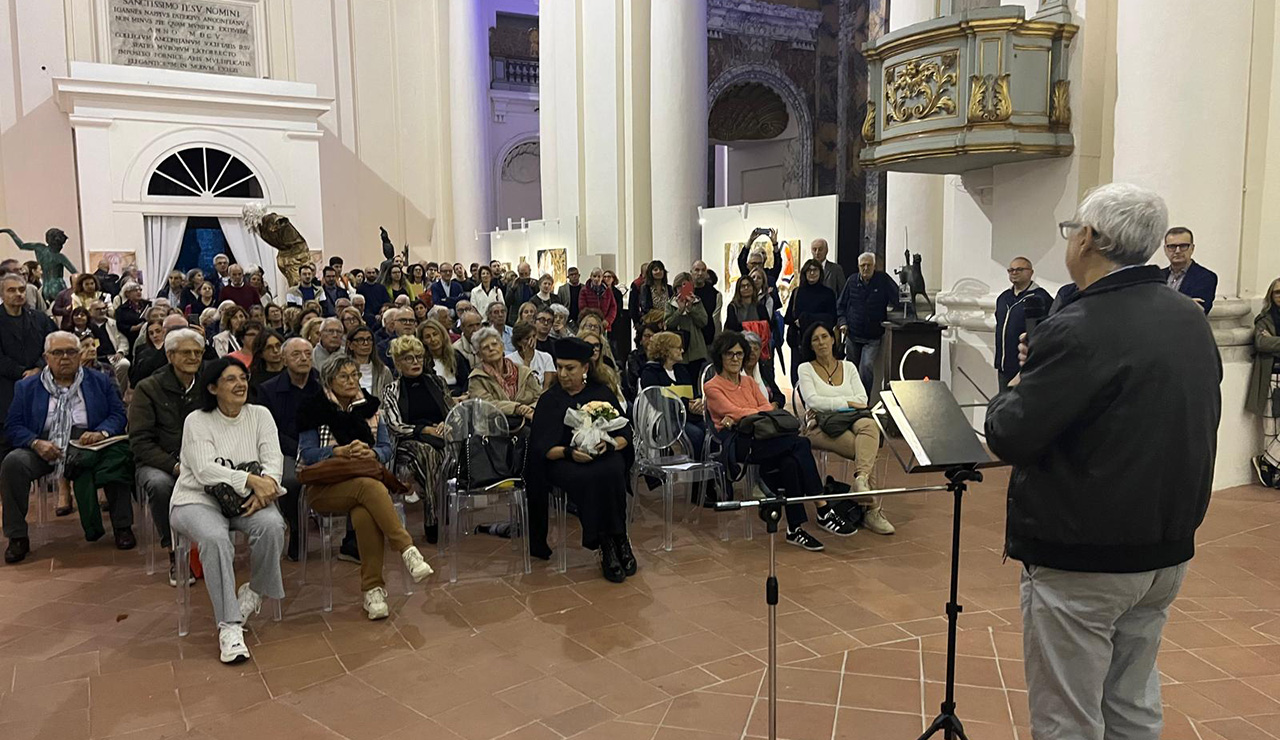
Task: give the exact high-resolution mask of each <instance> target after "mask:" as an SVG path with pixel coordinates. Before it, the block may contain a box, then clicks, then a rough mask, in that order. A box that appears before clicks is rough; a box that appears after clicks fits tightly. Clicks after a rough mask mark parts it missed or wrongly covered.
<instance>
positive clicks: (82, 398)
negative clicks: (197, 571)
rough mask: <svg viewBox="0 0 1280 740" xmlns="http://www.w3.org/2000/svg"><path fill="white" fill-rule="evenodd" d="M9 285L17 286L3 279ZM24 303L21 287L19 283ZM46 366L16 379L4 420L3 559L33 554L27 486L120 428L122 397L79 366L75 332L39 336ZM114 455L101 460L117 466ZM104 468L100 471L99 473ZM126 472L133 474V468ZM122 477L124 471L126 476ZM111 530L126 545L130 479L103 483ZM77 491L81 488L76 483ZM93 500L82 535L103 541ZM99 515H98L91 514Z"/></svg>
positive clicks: (85, 504) (129, 543) (130, 543)
mask: <svg viewBox="0 0 1280 740" xmlns="http://www.w3.org/2000/svg"><path fill="white" fill-rule="evenodd" d="M0 282H2V283H3V284H4V285H5V286H6V287H8V286H10V285H16V282H11V281H9V280H4V281H0ZM21 288H22V291H21V294H22V299H23V301H24V302H25V301H26V286H21ZM44 361H45V367H44V368H43V369H42V370H40V371H39V372H38V373H35V374H32V375H28V376H27V377H25V378H23V379H22V380H19V381H18V383H17V384H16V385H15V386H14V388H13V401H12V403H11V404H10V405H9V408H8V414H7V416H6V418H5V428H4V431H5V435H6V436H7V437H8V441H9V445H11V446H12V450H11V451H10V452H9V453H8V454H6V455H5V456H4V460H3V462H0V498H2V499H3V506H2V507H0V508H3V518H4V534H5V537H7V538H8V539H9V545H8V547H7V548H6V549H5V553H4V560H5V562H6V563H19V562H22V560H23V559H25V558H26V557H27V554H28V553H29V552H30V551H31V540H30V539H29V538H28V536H27V505H28V496H29V494H30V492H31V483H32V482H33V481H36V480H38V479H40V478H42V477H44V476H46V475H49V474H50V473H53V474H54V475H56V476H57V477H58V478H63V477H64V476H65V475H66V474H67V471H66V464H67V460H68V457H69V456H70V455H69V453H70V449H71V448H70V445H71V443H72V442H73V441H74V442H77V443H79V444H82V445H91V444H97V443H98V442H101V441H102V440H104V439H106V438H108V437H114V436H116V435H119V434H123V433H124V428H125V411H124V404H123V403H121V401H120V396H119V394H118V393H116V391H115V389H114V388H113V387H112V385H111V380H110V378H108V377H107V376H106V375H103V374H101V373H96V372H93V371H91V370H85V369H83V368H81V367H80V342H79V341H78V340H77V339H76V338H75V335H73V334H70V333H68V332H64V331H55V332H52V333H51V334H49V335H47V336H46V337H45V338H44ZM116 463H118V461H117V460H115V459H114V456H113V459H111V460H104V461H103V464H104V465H107V464H111V465H115V464H116ZM104 472H105V471H104ZM129 475H130V476H131V475H132V473H131V471H130V474H129ZM126 478H127V476H126ZM103 487H104V488H105V489H106V492H107V502H108V506H109V508H110V513H111V526H112V528H113V529H114V530H115V543H116V547H117V548H118V549H121V550H129V549H132V548H133V547H134V545H135V544H136V542H137V541H136V540H135V539H134V536H133V507H132V505H131V504H130V500H129V484H128V482H127V481H126V480H124V479H119V478H116V479H113V480H112V481H111V482H109V483H106V484H105V485H104V486H103ZM76 493H77V494H78V495H79V494H80V493H81V488H80V487H77V489H76ZM88 493H90V494H91V496H92V501H88V500H87V498H88V497H86V498H85V499H83V500H81V501H80V520H81V524H82V525H84V528H85V538H86V539H87V540H89V541H90V542H93V541H94V540H97V539H98V538H100V537H101V536H102V535H103V534H104V532H103V531H102V520H101V515H100V514H99V513H98V496H97V489H96V487H95V488H94V490H93V491H90V492H88ZM94 514H97V515H98V518H97V519H96V520H93V519H92V516H93V515H94Z"/></svg>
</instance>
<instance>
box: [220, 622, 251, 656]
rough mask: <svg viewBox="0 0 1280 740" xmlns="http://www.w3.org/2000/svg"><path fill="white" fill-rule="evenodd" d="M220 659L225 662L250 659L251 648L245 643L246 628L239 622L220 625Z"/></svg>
mask: <svg viewBox="0 0 1280 740" xmlns="http://www.w3.org/2000/svg"><path fill="white" fill-rule="evenodd" d="M218 649H219V650H221V653H222V654H221V655H219V656H218V659H219V660H221V661H222V662H223V663H228V664H230V663H243V662H245V661H246V660H248V659H249V648H248V647H247V646H246V645H245V644H244V628H243V627H241V626H240V625H238V624H219V625H218Z"/></svg>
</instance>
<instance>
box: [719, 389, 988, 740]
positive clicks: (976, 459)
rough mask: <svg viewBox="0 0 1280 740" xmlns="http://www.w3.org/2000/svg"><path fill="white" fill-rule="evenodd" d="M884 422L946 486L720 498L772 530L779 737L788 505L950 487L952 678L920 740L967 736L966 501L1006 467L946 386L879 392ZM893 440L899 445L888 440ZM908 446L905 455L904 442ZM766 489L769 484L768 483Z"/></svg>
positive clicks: (887, 433)
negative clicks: (962, 620) (781, 566)
mask: <svg viewBox="0 0 1280 740" xmlns="http://www.w3.org/2000/svg"><path fill="white" fill-rule="evenodd" d="M872 418H874V419H875V421H876V424H878V425H879V426H880V429H881V431H882V433H883V434H884V437H885V439H886V440H887V444H886V446H888V447H889V448H890V450H891V451H892V452H893V454H894V456H895V457H897V458H898V461H899V462H900V463H901V464H902V467H903V470H905V471H906V472H907V473H944V474H945V475H946V477H947V484H946V485H937V486H917V487H908V488H887V489H881V490H876V491H865V492H862V493H854V492H850V493H823V494H822V495H818V496H786V495H778V494H776V493H774V492H772V491H770V490H768V489H767V487H766V489H765V490H766V492H767V493H769V494H770V495H768V496H766V497H765V498H763V499H760V500H747V501H721V502H718V503H717V504H716V510H717V511H735V510H737V509H745V508H750V507H753V506H755V507H758V509H759V510H758V512H757V513H758V514H759V516H760V519H761V520H762V521H763V522H764V524H765V529H766V530H767V531H768V533H769V576H768V578H767V579H766V580H765V603H766V604H767V605H768V607H769V660H768V662H769V738H770V739H771V740H774V739H776V738H777V736H778V734H777V693H778V684H777V681H778V678H777V674H778V666H777V645H778V642H777V640H778V638H777V625H778V621H777V608H778V577H777V567H776V566H777V564H776V560H775V553H776V550H775V542H774V540H775V537H776V535H777V533H778V523H779V521H781V519H782V510H783V507H785V506H786V505H787V504H792V503H803V502H805V501H818V500H826V501H834V500H838V499H855V500H856V499H858V498H870V497H873V496H897V495H902V494H908V493H926V492H931V491H949V492H951V494H952V496H953V497H954V499H955V505H954V509H953V512H954V513H953V514H952V527H951V598H950V601H948V602H947V605H946V612H947V683H946V697H945V698H944V699H943V702H942V711H941V713H940V714H939V715H938V717H937V719H935V720H934V721H933V724H931V725H930V726H929V729H928V730H926V731H925V733H924V734H923V735H921V736H920V740H926V738H929V737H932V736H933V735H935V734H937V733H938V732H942V733H944V737H945V738H946V740H952V739H953V738H960V740H968V738H967V737H966V735H965V734H964V725H963V724H962V723H961V722H960V718H959V717H958V716H956V711H955V710H956V701H955V673H956V626H957V623H958V621H959V617H960V612H961V611H963V609H962V608H961V606H960V604H959V598H958V594H957V591H958V589H959V582H960V503H961V500H962V498H963V497H964V493H965V491H966V490H968V484H969V483H971V482H981V481H982V473H981V472H980V469H981V468H989V467H994V466H996V465H1000V464H1001V463H999V462H998V461H995V460H993V459H992V458H991V455H990V454H988V453H987V451H986V449H985V448H983V446H982V443H981V442H979V441H978V437H977V434H976V433H975V432H974V430H973V428H972V427H971V426H969V421H968V419H966V418H965V415H964V412H963V411H962V410H961V408H960V405H959V403H957V402H956V399H955V396H953V395H951V390H950V389H949V388H947V386H946V385H945V384H943V383H940V382H937V381H928V380H895V381H893V382H892V383H890V384H889V390H888V391H884V392H882V393H881V395H880V404H879V405H878V406H877V407H876V409H875V411H874V412H873V414H872ZM891 438H895V439H896V441H897V444H895V443H894V442H893V441H888V440H890V439H891ZM904 446H905V447H906V448H907V455H908V457H906V458H904V457H903V456H902V454H901V453H900V452H899V449H898V447H904ZM762 487H764V486H763V484H762Z"/></svg>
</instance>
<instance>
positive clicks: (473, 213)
mask: <svg viewBox="0 0 1280 740" xmlns="http://www.w3.org/2000/svg"><path fill="white" fill-rule="evenodd" d="M482 10H483V8H482V4H481V3H477V2H474V1H473V0H449V142H450V155H451V156H450V164H451V181H452V185H453V194H452V196H453V198H452V200H453V245H452V246H453V253H454V255H455V258H456V259H457V260H458V261H460V262H475V261H487V260H488V259H489V243H488V241H487V237H484V236H481V238H480V241H476V238H475V234H476V232H480V233H481V234H483V233H484V232H486V231H489V230H490V229H492V228H493V227H494V225H495V224H494V223H493V215H492V214H493V197H492V192H493V191H492V188H491V186H490V185H491V184H490V182H489V179H490V177H489V166H488V162H489V156H488V151H487V149H488V148H487V147H486V145H485V140H486V139H485V136H486V132H487V131H488V130H489V122H488V101H489V46H488V45H489V34H488V31H487V29H486V28H485V24H484V21H483V16H482ZM447 251H448V250H446V253H447Z"/></svg>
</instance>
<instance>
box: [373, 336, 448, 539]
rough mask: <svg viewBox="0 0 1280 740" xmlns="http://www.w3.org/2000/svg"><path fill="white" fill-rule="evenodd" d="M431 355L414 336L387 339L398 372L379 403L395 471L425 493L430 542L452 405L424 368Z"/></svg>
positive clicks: (439, 383)
mask: <svg viewBox="0 0 1280 740" xmlns="http://www.w3.org/2000/svg"><path fill="white" fill-rule="evenodd" d="M432 323H435V322H432ZM429 357H430V355H429V354H428V353H427V351H426V348H425V347H423V346H422V342H420V341H419V340H418V339H417V338H416V337H397V338H395V339H393V340H391V359H392V361H394V362H395V364H396V370H397V371H399V375H400V377H399V378H398V379H397V380H394V381H392V383H391V385H389V386H387V388H386V391H385V392H384V393H383V396H382V407H383V409H384V410H385V411H386V422H387V429H388V430H389V431H390V432H391V440H392V442H393V443H394V444H395V469H394V470H395V473H396V475H397V476H398V477H400V479H401V480H406V481H408V480H411V481H413V488H414V494H415V495H421V496H422V498H423V499H424V501H423V504H422V506H423V509H422V511H423V524H424V525H425V528H426V529H425V534H426V537H427V542H429V543H431V544H433V545H434V544H435V543H436V542H437V541H438V538H439V533H440V530H439V527H438V521H439V515H438V513H437V510H436V506H437V503H438V501H439V497H440V491H441V485H442V483H443V482H444V481H443V478H442V477H441V471H442V468H443V464H444V451H445V445H446V443H447V442H448V439H449V437H450V433H449V427H448V425H446V424H445V423H444V422H445V419H446V418H447V417H448V416H449V409H451V408H453V398H452V396H450V395H449V388H448V386H447V385H446V384H445V381H444V379H443V378H441V377H440V376H439V375H438V374H436V373H432V372H430V371H427V370H424V368H425V366H426V362H427V360H428V359H429ZM406 501H408V498H406ZM409 503H413V502H412V501H409Z"/></svg>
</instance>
